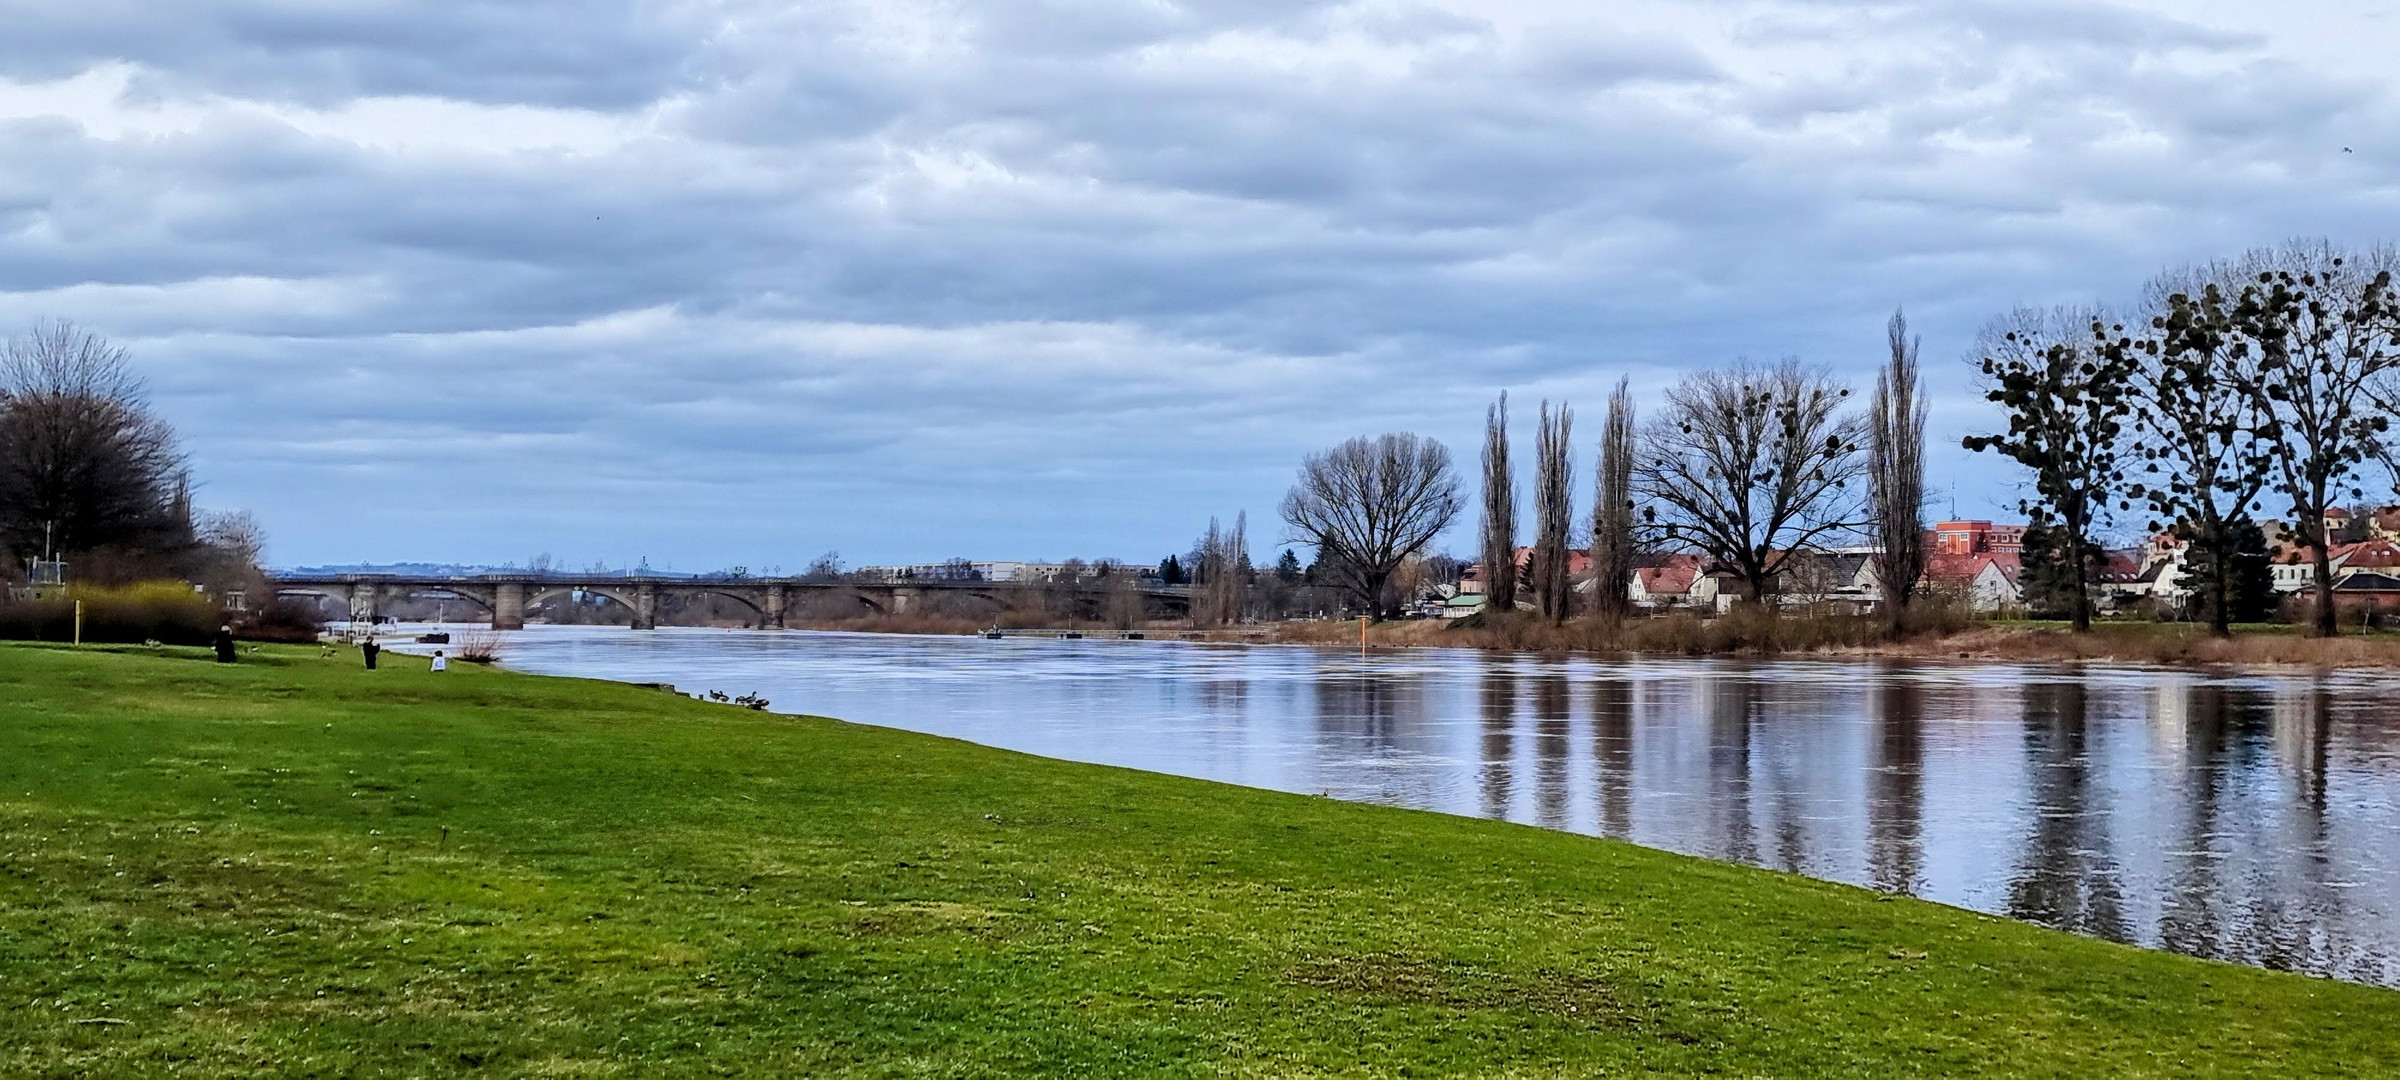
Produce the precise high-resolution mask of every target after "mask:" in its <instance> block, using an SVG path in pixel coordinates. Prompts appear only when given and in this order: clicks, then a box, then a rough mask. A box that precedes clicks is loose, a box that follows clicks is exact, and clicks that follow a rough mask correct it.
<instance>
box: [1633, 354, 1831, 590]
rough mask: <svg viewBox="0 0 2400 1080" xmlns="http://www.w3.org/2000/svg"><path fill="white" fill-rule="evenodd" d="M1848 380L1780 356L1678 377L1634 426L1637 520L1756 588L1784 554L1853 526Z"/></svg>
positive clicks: (1768, 584)
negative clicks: (1657, 412)
mask: <svg viewBox="0 0 2400 1080" xmlns="http://www.w3.org/2000/svg"><path fill="white" fill-rule="evenodd" d="M1849 395H1850V391H1849V390H1848V389H1847V388H1845V387H1843V386H1841V385H1840V384H1838V383H1835V382H1834V381H1833V380H1832V379H1831V377H1829V376H1827V375H1826V374H1825V373H1824V372H1823V371H1821V370H1819V369H1816V368H1812V367H1807V366H1804V365H1802V364H1801V363H1800V361H1799V360H1797V359H1785V360H1783V361H1780V362H1778V363H1776V364H1774V365H1771V366H1765V367H1761V366H1757V365H1753V364H1751V363H1749V362H1747V361H1744V362H1742V363H1740V364H1737V365H1735V366H1734V367H1732V368H1730V369H1727V370H1721V371H1704V372H1700V373H1698V374H1695V375H1691V376H1688V377H1686V378H1685V379H1684V380H1683V381H1682V382H1681V383H1678V384H1677V385H1676V386H1675V388H1674V389H1672V390H1669V391H1667V403H1666V409H1665V413H1664V415H1662V416H1660V417H1659V418H1658V419H1656V420H1653V421H1651V422H1650V423H1649V424H1647V425H1644V427H1643V428H1642V452H1641V454H1640V456H1639V457H1638V458H1637V459H1636V460H1635V462H1634V465H1633V490H1634V493H1635V495H1636V496H1637V497H1638V498H1639V499H1640V500H1641V501H1642V503H1643V507H1642V518H1643V522H1644V525H1645V528H1646V529H1648V530H1649V531H1651V532H1652V534H1653V535H1654V536H1656V537H1657V538H1658V539H1659V540H1660V541H1661V542H1664V543H1667V544H1672V545H1676V546H1680V547H1685V548H1689V549H1692V550H1695V551H1698V552H1700V553H1701V554H1703V555H1705V556H1707V557H1708V558H1710V559H1711V560H1713V561H1714V562H1716V563H1717V565H1719V566H1721V567H1723V568H1725V569H1726V570H1728V571H1731V572H1732V573H1733V575H1734V576H1735V577H1736V578H1738V579H1740V581H1741V585H1742V595H1743V597H1744V598H1745V599H1747V600H1749V601H1751V602H1753V603H1756V602H1758V601H1760V600H1763V599H1765V597H1766V596H1767V594H1768V592H1769V590H1770V589H1771V588H1772V587H1773V585H1774V581H1775V577H1776V575H1778V574H1780V573H1782V572H1783V569H1784V567H1785V566H1786V565H1787V564H1788V563H1789V562H1790V560H1791V558H1792V556H1793V554H1794V553H1795V552H1797V551H1801V550H1804V549H1807V548H1810V547H1811V546H1821V544H1822V542H1823V541H1825V540H1826V539H1828V538H1830V537H1832V536H1834V535H1835V534H1838V533H1842V532H1847V531H1851V530H1855V529H1857V528H1858V527H1859V526H1860V525H1862V524H1864V523H1863V522H1861V521H1860V520H1859V513H1860V507H1859V499H1858V497H1857V495H1856V493H1855V489H1854V487H1853V485H1852V484H1851V481H1852V480H1853V479H1856V476H1855V474H1856V473H1857V471H1858V467H1859V459H1858V454H1859V440H1860V437H1861V434H1862V431H1861V429H1862V428H1863V427H1864V424H1863V422H1862V421H1861V420H1860V419H1859V418H1858V417H1855V416H1850V415H1847V414H1845V413H1843V412H1842V410H1841V403H1842V401H1843V399H1845V398H1847V397H1849Z"/></svg>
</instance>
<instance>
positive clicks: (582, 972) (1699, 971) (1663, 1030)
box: [0, 645, 2400, 1076]
mask: <svg viewBox="0 0 2400 1080" xmlns="http://www.w3.org/2000/svg"><path fill="white" fill-rule="evenodd" d="M0 987H5V988H6V989H7V992H8V995H9V997H8V1000H6V1001H0V1073H5V1074H8V1075H22V1076H78V1075H93V1074H123V1073H145V1072H164V1071H169V1070H173V1071H176V1072H179V1073H183V1074H189V1075H245V1076H247V1075H259V1074H263V1073H310V1074H330V1073H412V1074H421V1073H434V1072H452V1071H463V1070H466V1069H470V1068H484V1069H493V1070H499V1071H503V1072H507V1073H549V1072H561V1073H564V1072H572V1073H578V1074H586V1075H626V1076H637V1075H638V1076H649V1075H678V1074H709V1073H723V1072H745V1073H772V1072H782V1073H787V1074H827V1073H853V1074H875V1075H888V1074H896V1073H908V1074H917V1073H940V1074H967V1075H975V1074H993V1075H998V1074H1026V1073H1045V1074H1055V1075H1107V1074H1130V1073H1143V1074H1156V1073H1166V1074H1191V1075H1226V1074H1234V1075H1242V1074H1249V1075H1294V1074H1301V1075H1305V1074H1314V1073H1337V1072H1338V1073H1342V1074H1345V1075H1359V1074H1364V1075H1400V1074H1404V1073H1405V1074H1412V1075H1421V1074H1429V1073H1468V1072H1473V1073H1541V1074H1544V1075H1562V1074H1563V1075H1577V1074H1587V1075H1589V1074H1602V1073H1611V1074H1613V1073H1622V1072H1653V1073H1669V1074H1678V1075H1687V1074H1692V1073H1699V1072H1708V1071H1715V1072H1729V1073H1737V1074H1744V1075H1799V1074H1848V1075H1875V1076H1885V1075H1894V1074H1942V1075H1949V1074H1959V1073H1976V1072H1982V1073H1996V1074H2009V1075H2176V1076H2187V1075H2208V1074H2216V1075H2250V1074H2260V1073H2269V1072H2273V1073H2295V1074H2344V1073H2347V1074H2357V1075H2375V1074H2383V1075H2389V1074H2390V1073H2391V1072H2392V1071H2394V1070H2395V1069H2400V1029H2395V1028H2394V1027H2393V1025H2392V1024H2391V1023H2390V1018H2391V1017H2392V1016H2393V1015H2394V1014H2395V1009H2400V996H2396V995H2394V994H2393V993H2391V992H2389V991H2385V990H2379V989H2374V988H2369V987H2364V986H2357V985H2351V984H2345V983H2338V982H2330V981H2324V980H2315V979H2307V978H2301V977H2297V976H2293V975H2286V974H2278V973H2274V972H2269V971H2263V970H2256V969H2251V968H2244V967H2237V966H2231V965H2225V964H2218V963H2211V962H2207V961H2200V960H2194V959H2189V958H2184V957H2178V956H2173V955H2168V954H2164V953H2155V952H2147V951H2143V950H2139V949H2133V948H2129V947H2124V946H2118V945H2113V944H2108V943H2105V942H2101V941H2097V940H2092V939H2086V938H2081V937H2075V936H2072V935H2068V934H2062V933H2057V932H2052V931H2047V930H2042V929H2039V928H2036V927H2032V926H2028V925H2023V924H2019V923H2014V922H2010V921H2007V920H2002V919H1996V918H1992V917H1988V916H1982V915H1978V914H1975V913H1972V912H1967V911H1962V910H1958V909H1955V908H1949V907H1944V906H1940V905H1935V904H1930V903H1923V902H1918V901H1913V900H1907V899H1900V898H1894V897H1890V896H1884V895H1878V894H1875V893H1871V892H1867V891H1864V890H1859V889H1854V888H1848V887H1843V886H1837V885H1831V884H1826V883H1821V882H1815V881H1810V880H1806V879H1802V878H1797V877H1791V876H1787V875H1781V874H1775V873H1771V872H1766V871H1760V870H1754V869H1748V868H1743V867H1737V866H1730V865H1723V864H1716V863H1709V862H1705V861H1701V860H1697V859H1692V858H1687V857H1682V856H1676V855H1671V854H1666V853H1662V852H1657V851H1651V850H1646V849H1643V848H1638V847H1634V846H1630V845H1627V844H1623V843H1617V842H1612V841H1607V840H1601V839H1594V838H1589V837H1583V836H1575V835H1569V834H1564V833H1556V832H1549V831H1544V830H1540V829H1534V828H1527V827H1521V826H1514V825H1508V824H1503V823H1498V822H1491V821H1482V820H1473V819H1465V818H1453V817H1446V816H1442V815H1437V814H1430V813H1422V812H1415V811H1406V810H1397V809H1390V808H1383V807H1374V806H1364V805H1356V804H1348V803H1340V802H1334V801H1331V800H1326V799H1320V798H1309V797H1305V796H1294V795H1286V794H1278V793H1273V792H1266V791H1257V790H1250V789H1244V788H1235V787H1227V786H1223V785H1217V784H1211V783H1206V782H1201V781H1195V780H1188V779H1180V778H1173V777H1166V776H1158V775H1151V774H1144V773H1136V772H1130V771H1125V770H1118V769H1110V768H1103V767H1098V766H1090V765H1080V764H1070V763H1065V762H1058V761H1051V760H1045V759H1040V758H1033V757H1028V756H1024V755H1019V754H1013V753H1008V752H1003V751H999V750H994V749H989V748H985V747H979V746H974V745H970V744H966V743H960V742H955V741H950V740H945V739H940V738H934V737H930V736H924V735H917V734H910V733H904V732H899V731H891V730H885V729H877V728H868V727H860V726H854V725H849V724H843V723H839V722H836V721H831V720H822V719H814V718H800V717H784V716H773V715H766V714H760V713H755V712H751V711H749V710H744V709H736V708H730V707H725V706H719V705H710V704H705V703H701V702H696V701H692V700H690V699H686V698H681V697H678V696H674V695H670V694H665V693H661V692H659V691H657V690H652V689H644V688H640V687H634V686H626V685H619V684H609V683H598V682H589V681H582V680H569V679H557V678H541V677H534V676H527V675H521V674H516V673H512V672H507V671H504V670H496V669H479V668H472V667H454V668H452V670H451V671H449V672H446V673H443V674H441V675H433V674H430V673H428V672H427V671H426V670H425V667H424V663H423V661H422V660H420V659H417V658H413V657H398V656H390V657H388V659H387V662H386V665H385V670H382V671H377V672H367V671H363V670H360V669H359V666H358V664H357V660H356V657H355V656H354V655H345V656H342V657H338V658H335V659H320V658H319V657H318V656H317V653H316V651H315V650H313V649H307V650H304V649H298V648H284V647H275V646H270V647H268V648H267V649H266V651H264V652H262V653H260V654H257V655H255V656H251V657H245V660H244V662H243V663H241V664H237V665H217V664H213V663H209V662H207V661H206V659H205V658H204V654H203V653H201V652H200V651H199V650H187V649H175V648H162V649H157V650H149V649H142V648H129V649H115V650H107V649H93V648H85V649H82V650H69V649H65V648H60V647H51V646H35V645H16V646H0Z"/></svg>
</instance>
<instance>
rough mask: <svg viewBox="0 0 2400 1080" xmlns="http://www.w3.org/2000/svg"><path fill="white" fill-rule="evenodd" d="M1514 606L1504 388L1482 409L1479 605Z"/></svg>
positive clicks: (1511, 475)
mask: <svg viewBox="0 0 2400 1080" xmlns="http://www.w3.org/2000/svg"><path fill="white" fill-rule="evenodd" d="M1516 607H1517V477H1516V473H1515V471H1514V470H1512V469H1511V468H1510V466H1509V463H1508V391H1506V390H1502V391H1501V392H1500V400H1498V401H1495V402H1493V403H1492V404H1491V406H1490V407H1489V408H1486V409H1485V410H1484V411H1483V609H1484V610H1485V611H1487V612H1506V611H1514V610H1516Z"/></svg>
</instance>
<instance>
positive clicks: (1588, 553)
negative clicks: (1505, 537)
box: [1458, 547, 1592, 593]
mask: <svg viewBox="0 0 2400 1080" xmlns="http://www.w3.org/2000/svg"><path fill="white" fill-rule="evenodd" d="M1532 567H1533V549H1532V548H1530V547H1521V548H1518V549H1517V584H1518V585H1519V586H1520V587H1522V586H1523V585H1524V584H1525V575H1526V572H1527V571H1528V570H1530V569H1531V568H1532ZM1591 572H1592V549H1590V548H1568V549H1567V580H1568V581H1572V582H1581V581H1583V580H1584V579H1585V578H1587V577H1589V576H1590V575H1591ZM1577 587H1578V588H1581V586H1577ZM1458 589H1459V591H1460V592H1471V593H1481V592H1483V564H1482V563H1475V564H1474V565H1472V566H1469V567H1467V569H1466V571H1465V572H1464V573H1462V574H1460V575H1459V581H1458Z"/></svg>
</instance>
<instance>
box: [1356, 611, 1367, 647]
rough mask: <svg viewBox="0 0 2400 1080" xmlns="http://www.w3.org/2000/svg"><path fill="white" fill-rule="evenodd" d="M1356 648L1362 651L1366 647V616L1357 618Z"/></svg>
mask: <svg viewBox="0 0 2400 1080" xmlns="http://www.w3.org/2000/svg"><path fill="white" fill-rule="evenodd" d="M1358 647H1359V648H1362V649H1363V648H1366V647H1367V616H1365V615H1361V616H1359V617H1358Z"/></svg>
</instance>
